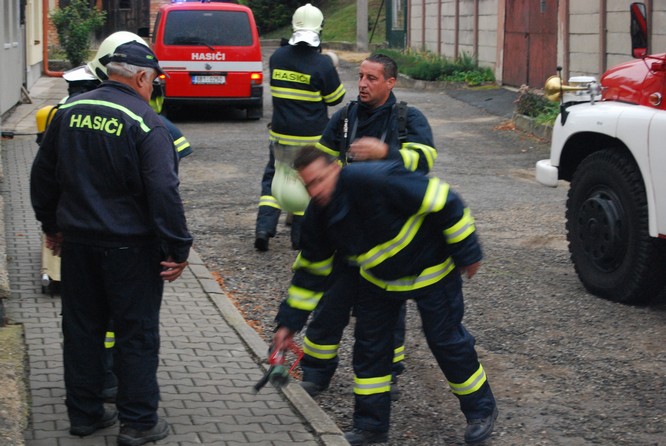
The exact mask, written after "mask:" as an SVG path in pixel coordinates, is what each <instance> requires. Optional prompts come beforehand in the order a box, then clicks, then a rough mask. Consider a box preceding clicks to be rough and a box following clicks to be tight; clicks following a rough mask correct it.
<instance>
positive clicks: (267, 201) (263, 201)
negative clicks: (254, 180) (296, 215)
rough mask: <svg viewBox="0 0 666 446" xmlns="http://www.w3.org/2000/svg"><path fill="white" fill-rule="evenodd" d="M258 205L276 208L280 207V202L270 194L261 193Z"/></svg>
mask: <svg viewBox="0 0 666 446" xmlns="http://www.w3.org/2000/svg"><path fill="white" fill-rule="evenodd" d="M259 206H268V207H272V208H276V209H282V208H281V207H280V203H278V201H277V200H276V199H275V197H274V196H272V195H262V196H261V197H259Z"/></svg>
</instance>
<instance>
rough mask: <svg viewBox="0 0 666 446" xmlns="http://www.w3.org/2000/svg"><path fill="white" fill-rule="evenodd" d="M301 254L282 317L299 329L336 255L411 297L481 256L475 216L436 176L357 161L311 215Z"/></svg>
mask: <svg viewBox="0 0 666 446" xmlns="http://www.w3.org/2000/svg"><path fill="white" fill-rule="evenodd" d="M301 245H302V251H301V252H300V253H299V255H298V257H297V258H296V261H295V262H294V265H293V270H294V275H293V278H292V282H291V285H290V287H289V292H288V296H287V298H286V299H285V300H284V301H283V302H282V303H281V305H280V310H279V312H278V315H277V318H276V321H277V323H278V325H280V326H286V327H288V328H290V329H291V330H294V331H299V330H301V329H302V328H303V325H304V324H305V322H306V321H307V318H308V315H309V314H310V312H311V311H313V310H314V309H315V308H316V306H317V303H318V302H319V299H321V297H322V296H323V293H324V291H325V290H326V289H327V287H328V285H329V283H328V282H329V280H328V279H329V277H330V275H331V272H332V269H333V259H334V256H342V257H344V258H346V259H347V261H348V262H350V263H351V264H354V265H358V266H359V268H360V275H361V277H362V279H364V280H367V281H369V282H371V283H373V284H374V285H376V286H377V287H379V288H381V289H384V290H385V291H386V292H387V295H388V296H393V297H395V298H401V299H406V298H409V297H410V292H411V291H416V290H421V289H423V288H426V287H428V286H430V285H433V284H435V283H437V282H439V281H441V280H447V278H448V277H452V276H451V275H452V274H459V273H458V270H457V269H456V265H459V266H468V265H471V264H473V263H476V262H478V261H480V260H481V258H482V252H481V246H480V244H479V242H478V239H477V236H476V232H475V226H474V219H473V218H472V216H471V213H470V211H469V209H468V208H466V207H465V204H464V202H463V201H462V199H461V198H460V196H459V195H458V194H457V193H456V192H454V191H453V190H452V189H451V188H450V187H449V185H448V184H447V183H445V182H443V181H441V180H440V179H438V178H434V177H427V176H424V175H423V174H421V173H418V172H411V171H408V170H407V169H405V168H404V166H403V165H402V164H401V163H399V162H386V161H379V162H376V161H368V162H363V163H352V164H351V165H349V166H347V167H345V168H344V169H342V170H341V172H340V177H339V179H338V183H337V186H336V189H335V191H334V194H333V197H332V199H331V202H330V203H329V204H328V205H327V206H325V207H321V206H318V205H317V204H315V202H314V201H311V202H310V205H309V207H308V209H307V211H306V213H305V218H304V221H303V226H302V233H301Z"/></svg>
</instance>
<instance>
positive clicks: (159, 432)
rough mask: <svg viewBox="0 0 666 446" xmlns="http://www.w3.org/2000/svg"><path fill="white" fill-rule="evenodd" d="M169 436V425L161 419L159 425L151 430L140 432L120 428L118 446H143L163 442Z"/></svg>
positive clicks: (130, 428)
mask: <svg viewBox="0 0 666 446" xmlns="http://www.w3.org/2000/svg"><path fill="white" fill-rule="evenodd" d="M168 435H169V423H167V422H166V420H165V419H163V418H159V419H158V420H157V424H155V426H153V427H152V428H150V429H146V430H143V431H141V430H139V429H134V428H133V427H128V426H123V425H121V426H120V434H119V435H118V446H141V445H142V444H146V443H148V442H150V441H157V440H161V439H162V438H166V437H167V436H168Z"/></svg>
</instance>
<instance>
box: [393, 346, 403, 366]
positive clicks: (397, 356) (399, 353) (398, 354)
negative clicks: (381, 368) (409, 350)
mask: <svg viewBox="0 0 666 446" xmlns="http://www.w3.org/2000/svg"><path fill="white" fill-rule="evenodd" d="M404 360H405V346H404V345H401V346H400V347H398V348H396V349H394V350H393V363H394V364H395V363H396V362H400V361H404Z"/></svg>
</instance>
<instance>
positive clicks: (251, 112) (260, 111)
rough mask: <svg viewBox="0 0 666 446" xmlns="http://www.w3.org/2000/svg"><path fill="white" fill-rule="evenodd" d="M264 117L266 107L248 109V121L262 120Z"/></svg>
mask: <svg viewBox="0 0 666 446" xmlns="http://www.w3.org/2000/svg"><path fill="white" fill-rule="evenodd" d="M263 117H264V106H263V105H260V106H258V107H248V109H247V119H253V120H257V119H261V118H263Z"/></svg>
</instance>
